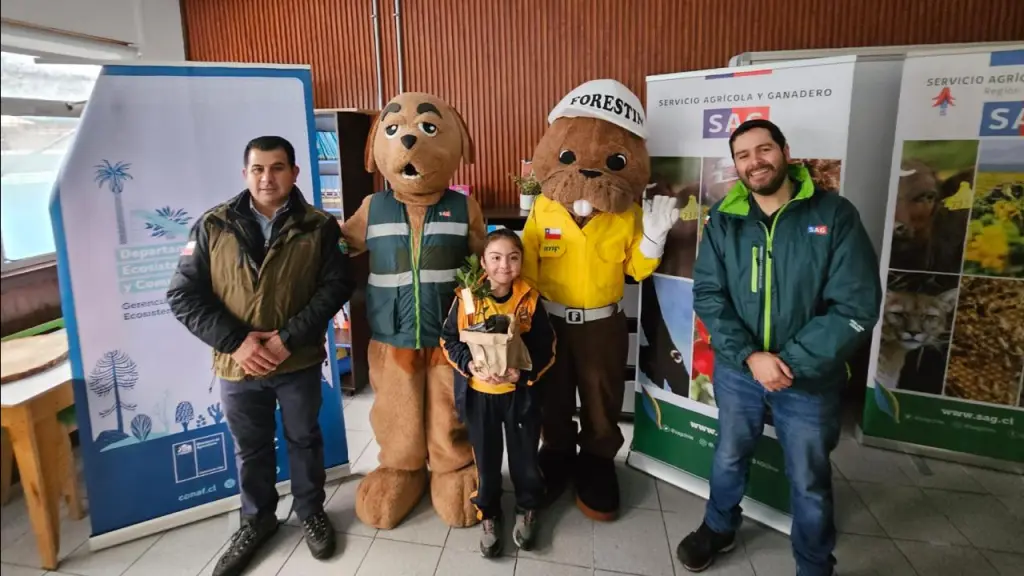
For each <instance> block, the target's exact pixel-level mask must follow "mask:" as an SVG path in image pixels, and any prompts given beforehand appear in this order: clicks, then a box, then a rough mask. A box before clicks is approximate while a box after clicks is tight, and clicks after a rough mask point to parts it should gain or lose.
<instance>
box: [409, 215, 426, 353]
mask: <svg viewBox="0 0 1024 576" xmlns="http://www.w3.org/2000/svg"><path fill="white" fill-rule="evenodd" d="M403 210H404V208H403ZM427 211H428V213H427V214H424V216H423V224H422V225H421V226H420V234H419V243H418V244H416V245H413V242H412V235H411V234H410V235H409V251H410V252H412V297H413V301H414V302H415V303H416V313H415V316H414V322H415V326H416V349H417V350H419V348H420V254H421V253H422V252H423V228H425V227H426V225H427V222H428V221H429V220H430V218H429V216H430V214H429V211H430V209H429V208H428V209H427ZM405 223H406V224H409V225H410V228H411V227H412V226H411V222H409V211H408V210H405Z"/></svg>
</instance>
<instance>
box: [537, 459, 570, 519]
mask: <svg viewBox="0 0 1024 576" xmlns="http://www.w3.org/2000/svg"><path fill="white" fill-rule="evenodd" d="M537 459H538V463H539V464H540V473H541V475H542V476H543V477H544V487H545V505H547V506H550V505H551V504H552V503H554V502H555V500H558V498H559V496H561V495H562V493H563V492H565V489H566V488H567V487H568V485H569V482H570V481H572V477H573V469H574V468H575V467H576V451H575V450H573V451H572V452H565V451H562V450H553V449H550V448H541V449H540V452H539V453H538V455H537Z"/></svg>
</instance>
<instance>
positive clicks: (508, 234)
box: [484, 228, 526, 254]
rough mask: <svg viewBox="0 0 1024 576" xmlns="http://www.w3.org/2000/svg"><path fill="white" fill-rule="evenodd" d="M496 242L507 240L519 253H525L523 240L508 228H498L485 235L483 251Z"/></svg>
mask: <svg viewBox="0 0 1024 576" xmlns="http://www.w3.org/2000/svg"><path fill="white" fill-rule="evenodd" d="M498 240H508V241H509V242H511V243H512V244H514V245H515V247H516V248H518V249H519V253H520V254H523V253H525V252H526V248H524V247H523V239H522V238H520V237H519V234H516V233H515V232H513V231H512V230H509V229H508V228H498V229H497V230H494V231H493V232H491V233H489V234H488V235H487V241H486V242H484V250H486V249H487V247H488V246H490V245H491V242H497V241H498Z"/></svg>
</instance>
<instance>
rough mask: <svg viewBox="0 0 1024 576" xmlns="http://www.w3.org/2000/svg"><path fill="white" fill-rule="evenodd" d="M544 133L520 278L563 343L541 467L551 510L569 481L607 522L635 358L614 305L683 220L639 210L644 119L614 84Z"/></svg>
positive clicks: (553, 118)
mask: <svg viewBox="0 0 1024 576" xmlns="http://www.w3.org/2000/svg"><path fill="white" fill-rule="evenodd" d="M548 123H549V127H548V129H547V132H546V133H545V134H544V136H543V137H542V138H541V141H540V143H539V144H538V145H537V149H536V151H535V153H534V155H533V167H534V171H535V172H536V175H537V179H538V180H539V181H540V183H541V187H542V195H541V196H540V197H539V198H537V201H536V203H535V204H534V206H533V210H532V211H531V212H530V216H529V218H528V219H527V222H526V226H525V228H524V230H523V243H524V244H525V247H526V254H525V255H524V258H523V276H524V277H525V278H526V279H527V281H528V282H530V283H531V284H532V285H533V286H535V287H536V288H537V289H538V290H539V291H540V293H541V296H543V297H544V299H545V301H544V306H545V307H546V308H547V311H548V314H549V315H550V317H551V324H552V326H553V327H554V331H555V334H556V335H557V337H558V346H557V350H556V354H555V358H556V360H555V364H554V366H553V367H552V368H551V370H549V371H548V373H547V374H546V375H545V376H544V378H543V382H542V385H541V387H542V389H543V390H544V400H543V409H542V411H543V433H542V437H543V447H542V448H541V453H540V464H541V470H542V471H543V473H544V478H545V482H546V483H547V484H548V486H547V488H548V493H549V499H550V498H555V497H557V496H558V494H560V493H561V492H562V491H563V490H564V488H565V487H566V485H567V484H568V483H569V482H574V483H575V487H576V503H577V505H578V506H579V508H580V509H581V510H582V511H583V512H584V514H586V515H587V516H589V517H590V518H593V519H595V520H603V521H608V520H612V519H614V518H615V515H616V513H617V511H618V508H619V485H618V480H617V478H616V475H615V464H614V458H615V454H616V453H617V452H618V451H619V448H621V447H622V444H623V437H622V432H621V431H620V430H619V424H618V420H619V416H620V412H621V410H622V399H623V395H624V392H625V378H624V372H625V367H626V356H627V353H628V347H629V330H628V328H627V325H626V316H625V314H624V313H623V312H622V311H621V310H620V309H619V301H620V300H621V299H622V293H623V286H624V285H625V275H626V274H629V275H630V276H632V277H633V278H635V279H636V280H638V281H639V280H643V279H644V278H647V277H648V276H650V275H651V274H652V273H653V272H654V269H655V268H657V266H658V263H659V261H660V258H661V255H662V252H663V251H664V248H665V240H666V237H667V235H668V232H669V230H670V229H671V227H672V224H673V223H675V222H676V220H678V218H679V210H678V208H676V199H675V198H673V197H671V196H656V197H654V198H652V199H650V200H644V201H643V203H644V208H643V209H641V207H640V205H639V204H638V203H637V201H638V200H640V199H641V196H642V195H643V192H644V188H645V187H646V185H647V183H648V180H649V178H650V173H651V166H650V157H649V156H648V154H647V148H646V142H645V139H646V135H647V132H646V128H645V126H644V111H643V107H642V106H641V104H640V100H639V98H637V97H636V95H635V94H633V93H632V92H630V91H629V89H628V88H626V87H625V86H623V85H622V84H620V83H619V82H616V81H615V80H594V81H591V82H587V83H585V84H583V85H581V86H579V87H578V88H576V89H575V90H573V91H572V92H571V93H569V94H568V95H567V96H566V97H565V98H563V99H562V101H561V102H559V103H558V105H557V106H556V107H555V109H554V110H553V111H552V112H551V114H550V116H548ZM577 392H579V399H580V423H581V425H582V429H581V430H579V431H577V427H576V423H575V422H574V421H573V416H574V415H575V413H576V393H577ZM577 446H579V454H578V455H577V452H576V448H577Z"/></svg>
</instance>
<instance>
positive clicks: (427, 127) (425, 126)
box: [420, 122, 437, 136]
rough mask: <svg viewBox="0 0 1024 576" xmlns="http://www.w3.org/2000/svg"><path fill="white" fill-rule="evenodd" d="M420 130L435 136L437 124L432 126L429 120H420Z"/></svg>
mask: <svg viewBox="0 0 1024 576" xmlns="http://www.w3.org/2000/svg"><path fill="white" fill-rule="evenodd" d="M420 132H423V133H424V134H426V135H427V136H437V126H434V125H433V124H431V123H430V122H420Z"/></svg>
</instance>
